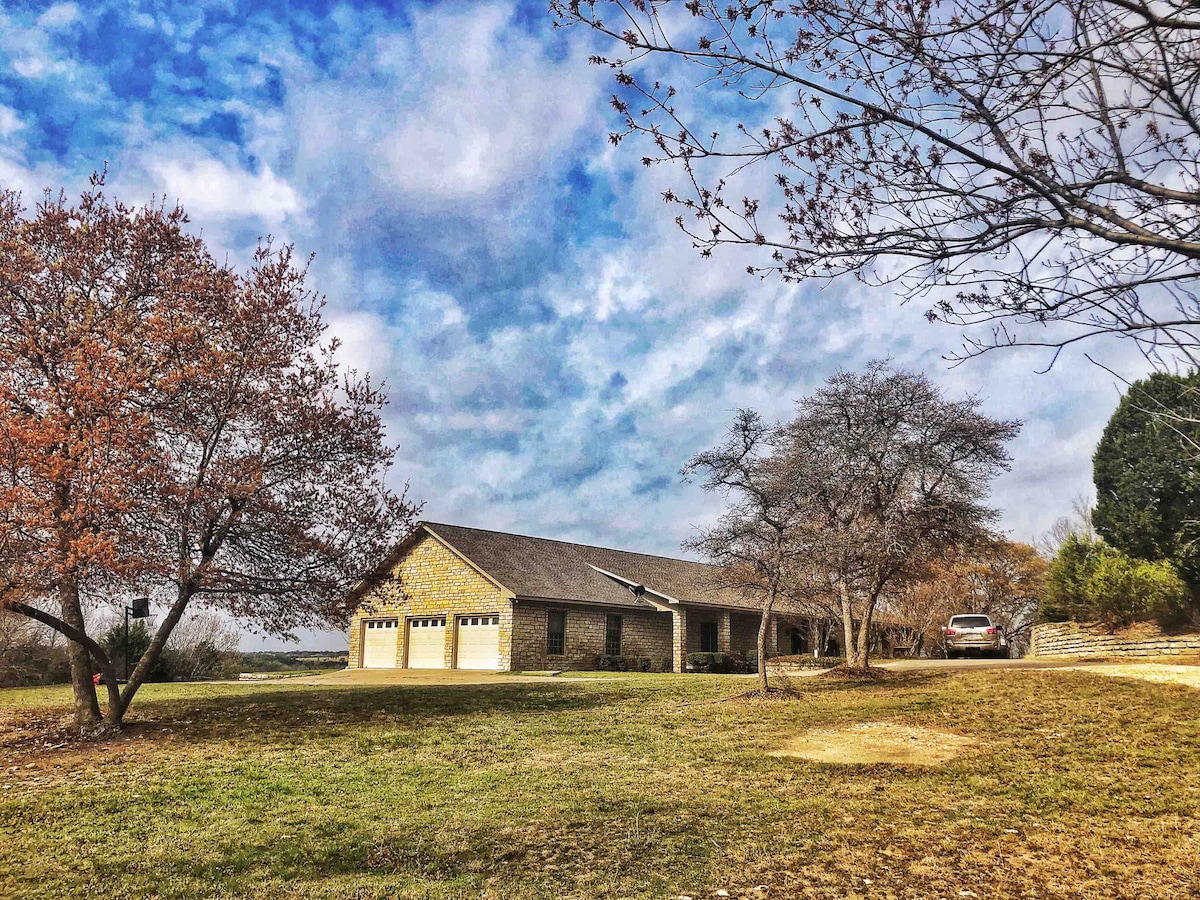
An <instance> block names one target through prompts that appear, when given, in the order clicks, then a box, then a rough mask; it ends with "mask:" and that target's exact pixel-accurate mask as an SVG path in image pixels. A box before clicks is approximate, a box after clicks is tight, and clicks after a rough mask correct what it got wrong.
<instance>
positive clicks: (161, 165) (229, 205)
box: [147, 157, 304, 227]
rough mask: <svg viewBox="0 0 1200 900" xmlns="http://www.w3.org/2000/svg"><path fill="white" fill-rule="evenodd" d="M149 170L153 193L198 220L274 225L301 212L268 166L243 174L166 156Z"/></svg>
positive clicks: (215, 163) (205, 160)
mask: <svg viewBox="0 0 1200 900" xmlns="http://www.w3.org/2000/svg"><path fill="white" fill-rule="evenodd" d="M147 169H148V172H149V175H150V180H151V184H152V185H153V186H154V188H155V190H157V191H159V192H160V193H161V195H163V196H165V197H166V198H167V199H168V201H174V200H176V199H178V200H179V201H180V202H182V204H183V206H184V209H186V210H187V211H188V212H189V213H190V214H191V215H193V216H194V217H195V218H196V219H198V220H200V221H212V220H214V219H215V220H229V219H245V218H256V219H259V220H261V221H262V222H264V223H265V224H267V225H268V226H270V227H277V226H279V225H281V224H282V223H283V222H285V221H286V220H287V219H288V218H290V217H293V216H299V215H302V214H303V212H304V206H303V204H302V202H301V199H300V195H299V193H298V192H297V191H296V190H295V189H294V188H293V187H292V186H291V184H289V183H288V182H287V181H286V180H285V179H283V178H281V177H280V176H278V175H276V174H275V172H274V171H272V169H271V167H270V166H266V165H264V166H262V167H261V168H260V170H259V171H258V172H247V171H246V170H244V169H240V168H234V167H231V166H228V165H226V164H225V163H223V162H221V161H219V160H216V159H213V158H211V157H194V158H171V157H167V158H161V159H159V158H155V159H151V160H150V161H149V163H148V164H147Z"/></svg>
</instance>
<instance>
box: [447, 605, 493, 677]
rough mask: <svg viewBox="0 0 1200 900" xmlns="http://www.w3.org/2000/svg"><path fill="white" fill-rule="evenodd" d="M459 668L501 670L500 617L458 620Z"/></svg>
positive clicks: (466, 617)
mask: <svg viewBox="0 0 1200 900" xmlns="http://www.w3.org/2000/svg"><path fill="white" fill-rule="evenodd" d="M457 668H459V669H499V668H500V617H499V616H462V617H461V618H460V619H459V620H458V663H457Z"/></svg>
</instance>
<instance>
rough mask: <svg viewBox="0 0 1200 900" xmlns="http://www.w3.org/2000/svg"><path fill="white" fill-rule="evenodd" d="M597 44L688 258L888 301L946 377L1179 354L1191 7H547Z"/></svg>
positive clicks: (868, 3)
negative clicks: (1026, 353)
mask: <svg viewBox="0 0 1200 900" xmlns="http://www.w3.org/2000/svg"><path fill="white" fill-rule="evenodd" d="M552 8H553V9H554V11H555V13H556V15H557V21H558V24H560V25H580V26H583V27H586V28H588V29H589V30H591V31H593V32H595V33H598V34H600V35H603V36H606V38H608V39H611V43H609V42H608V41H605V45H606V46H611V47H612V48H613V49H612V54H611V55H606V54H605V53H603V52H602V53H600V54H597V55H595V56H594V57H593V62H595V63H597V64H599V65H604V66H608V67H610V68H611V69H612V71H613V73H614V75H615V77H616V82H617V87H616V91H615V93H614V95H613V97H612V101H611V102H612V106H613V107H614V109H615V110H616V111H617V113H618V115H619V116H620V121H621V126H620V127H619V128H618V129H616V130H615V131H614V132H613V134H612V135H611V140H612V142H613V143H614V144H620V143H622V142H623V141H624V140H626V139H627V138H629V137H631V136H640V137H644V138H646V139H647V140H646V143H645V145H644V147H643V152H644V153H645V155H644V157H643V162H644V163H645V164H646V165H654V164H656V163H670V164H676V165H678V166H679V167H680V169H681V170H682V171H681V177H680V178H679V181H678V183H677V184H676V185H675V186H673V187H672V188H670V189H668V190H666V191H664V192H663V199H664V200H665V201H666V202H667V203H668V204H670V205H674V206H675V207H676V208H677V209H678V212H679V216H678V219H677V221H678V223H679V225H680V227H681V228H682V229H683V230H684V231H685V232H686V233H687V234H688V235H690V236H691V238H692V240H693V243H694V246H695V247H696V248H697V249H698V250H699V251H700V252H701V253H702V254H703V255H705V256H707V255H709V254H711V253H712V252H713V251H715V250H717V249H718V248H720V247H723V246H727V245H732V244H742V245H748V246H751V247H756V248H759V250H760V251H761V256H759V257H757V258H756V259H754V261H752V262H751V264H750V266H749V269H750V271H751V272H752V273H760V274H768V273H776V274H779V275H781V276H782V277H783V278H784V279H788V280H790V279H799V278H811V277H816V278H832V277H837V276H839V275H842V274H852V275H854V276H856V277H858V278H860V279H862V280H864V281H866V282H868V283H873V284H879V283H892V284H896V285H899V286H900V288H901V290H902V291H903V292H904V293H905V294H906V295H907V296H909V297H914V298H921V301H922V302H923V303H925V304H926V308H927V315H928V317H929V318H930V319H931V320H934V321H944V322H949V323H952V324H955V325H958V326H960V327H963V328H964V330H965V333H966V341H965V344H964V346H963V347H962V350H961V351H960V352H959V353H957V354H954V356H956V357H958V358H962V357H965V356H971V355H974V354H978V353H982V352H984V351H987V350H989V349H992V348H995V347H1003V346H1010V345H1013V344H1024V345H1037V346H1044V347H1048V348H1051V349H1052V351H1053V352H1054V355H1055V356H1057V352H1058V351H1059V350H1061V348H1063V347H1065V346H1067V345H1069V344H1074V343H1077V342H1081V341H1090V340H1091V339H1093V338H1096V337H1098V336H1102V335H1109V336H1113V335H1115V336H1119V337H1123V338H1126V339H1129V340H1132V341H1135V342H1136V343H1137V344H1138V346H1139V348H1140V349H1141V350H1142V351H1143V352H1144V353H1146V354H1147V355H1149V356H1150V357H1152V358H1153V359H1155V360H1156V361H1161V360H1164V359H1169V358H1170V357H1172V356H1178V357H1183V358H1186V359H1189V360H1192V361H1193V362H1196V361H1197V351H1198V349H1200V341H1198V334H1200V332H1198V331H1197V325H1200V301H1198V299H1197V293H1196V279H1197V275H1198V274H1200V119H1198V118H1197V116H1196V109H1197V107H1198V106H1200V103H1198V100H1200V97H1198V95H1197V91H1200V52H1198V50H1200V12H1198V11H1197V9H1196V7H1195V5H1194V4H1192V3H1189V2H1186V0H1070V2H1068V0H1048V2H1044V3H1036V4H1031V3H1017V2H1012V0H1004V2H999V3H997V2H992V0H950V2H944V3H932V2H928V0H924V2H917V3H879V2H877V0H799V2H797V0H753V2H751V0H734V2H728V0H687V2H680V3H670V2H647V0H634V2H631V3H625V2H621V0H611V2H610V0H554V2H553V3H552Z"/></svg>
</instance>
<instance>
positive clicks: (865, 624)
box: [851, 606, 874, 671]
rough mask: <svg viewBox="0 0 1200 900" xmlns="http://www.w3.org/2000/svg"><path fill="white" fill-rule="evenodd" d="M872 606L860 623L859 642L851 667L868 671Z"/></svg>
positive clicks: (868, 608)
mask: <svg viewBox="0 0 1200 900" xmlns="http://www.w3.org/2000/svg"><path fill="white" fill-rule="evenodd" d="M872 612H874V610H873V608H872V606H868V607H867V609H866V611H865V612H864V613H863V617H862V621H861V622H859V623H858V644H857V646H856V647H855V648H854V663H853V665H852V666H851V668H854V669H862V670H863V671H866V670H867V669H868V668H869V667H870V665H871V618H872V616H871V614H872Z"/></svg>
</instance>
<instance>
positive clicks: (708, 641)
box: [700, 622, 717, 653]
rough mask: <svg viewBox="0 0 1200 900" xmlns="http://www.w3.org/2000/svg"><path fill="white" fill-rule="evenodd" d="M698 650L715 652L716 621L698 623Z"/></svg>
mask: <svg viewBox="0 0 1200 900" xmlns="http://www.w3.org/2000/svg"><path fill="white" fill-rule="evenodd" d="M700 652H701V653H716V652H717V623H716V622H701V623H700Z"/></svg>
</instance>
